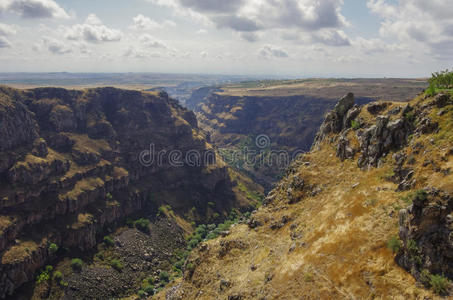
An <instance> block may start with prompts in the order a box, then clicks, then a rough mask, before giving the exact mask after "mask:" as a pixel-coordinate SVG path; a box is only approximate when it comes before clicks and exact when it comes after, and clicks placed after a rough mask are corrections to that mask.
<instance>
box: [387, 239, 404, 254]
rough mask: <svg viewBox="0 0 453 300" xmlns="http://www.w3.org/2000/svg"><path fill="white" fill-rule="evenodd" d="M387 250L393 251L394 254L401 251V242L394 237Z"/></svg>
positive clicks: (388, 243)
mask: <svg viewBox="0 0 453 300" xmlns="http://www.w3.org/2000/svg"><path fill="white" fill-rule="evenodd" d="M387 248H389V249H390V250H392V252H393V253H396V252H398V251H400V249H401V241H400V240H399V239H398V238H397V237H396V236H392V237H391V238H390V240H389V241H388V242H387Z"/></svg>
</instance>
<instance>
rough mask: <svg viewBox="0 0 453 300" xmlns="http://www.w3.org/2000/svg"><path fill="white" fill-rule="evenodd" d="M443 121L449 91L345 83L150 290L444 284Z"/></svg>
mask: <svg viewBox="0 0 453 300" xmlns="http://www.w3.org/2000/svg"><path fill="white" fill-rule="evenodd" d="M452 130H453V101H452V98H451V97H449V96H447V95H437V96H436V97H427V96H424V95H420V96H418V97H417V98H415V99H414V100H412V101H410V102H409V103H398V102H377V103H371V104H368V105H366V106H364V107H359V106H355V105H354V101H353V95H347V96H346V97H344V98H342V99H341V100H340V101H339V103H338V104H337V106H336V107H335V108H334V110H333V111H331V112H329V113H328V114H327V115H326V117H325V120H324V122H323V124H322V125H321V127H320V130H319V132H318V134H317V136H316V139H315V143H314V145H313V147H312V150H311V151H310V152H309V153H307V154H305V155H303V156H302V157H300V158H299V159H298V160H296V161H295V162H294V163H293V164H292V165H291V166H290V167H289V168H288V170H287V172H286V175H285V176H284V178H283V179H282V180H281V181H280V182H279V183H278V185H277V186H276V187H275V189H273V190H272V191H271V192H270V193H269V194H268V196H267V197H266V199H265V201H264V206H263V207H261V208H260V209H258V210H257V211H255V212H254V213H253V214H252V216H251V218H250V220H249V221H248V222H247V223H246V224H239V225H237V226H235V227H234V228H232V229H231V230H230V232H229V235H227V236H225V237H223V238H219V239H217V240H213V241H209V242H206V243H204V244H202V245H201V246H200V248H199V249H198V250H197V251H195V252H194V253H193V254H192V255H191V256H190V257H189V263H192V264H193V265H194V266H195V268H194V269H191V270H190V272H186V273H185V274H184V279H183V280H180V281H175V282H174V283H173V284H172V285H170V286H169V287H168V289H166V290H164V291H163V292H162V293H160V294H159V295H158V296H157V298H158V299H212V298H216V299H257V298H260V297H261V298H263V299H273V298H281V299H291V298H294V297H295V296H296V295H297V297H306V298H307V299H354V298H357V299H358V298H360V299H367V298H376V297H380V298H396V297H404V298H406V299H433V298H434V299H435V298H438V297H439V295H443V294H448V293H450V292H451V284H450V283H449V282H448V279H450V280H452V279H453V277H452V273H451V272H452V268H451V264H450V262H451V253H452V251H451V249H452V245H451V241H450V237H451V235H452V233H451V231H452V228H451V226H450V225H451V224H450V223H451V220H450V219H451V209H452V201H451V199H452V195H453V185H452V182H453V177H452V176H453V175H452V173H451V168H452V166H453V136H452V135H451V132H452ZM245 278H246V280H245ZM417 281H418V282H419V283H421V284H419V283H417Z"/></svg>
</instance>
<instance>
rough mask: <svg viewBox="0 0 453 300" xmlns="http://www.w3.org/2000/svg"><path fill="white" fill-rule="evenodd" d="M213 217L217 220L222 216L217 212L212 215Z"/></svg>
mask: <svg viewBox="0 0 453 300" xmlns="http://www.w3.org/2000/svg"><path fill="white" fill-rule="evenodd" d="M212 217H213V218H214V219H217V218H219V217H220V214H219V213H216V212H215V213H213V214H212Z"/></svg>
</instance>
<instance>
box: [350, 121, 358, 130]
mask: <svg viewBox="0 0 453 300" xmlns="http://www.w3.org/2000/svg"><path fill="white" fill-rule="evenodd" d="M351 128H352V129H354V130H357V129H359V128H360V123H359V122H357V121H356V120H351Z"/></svg>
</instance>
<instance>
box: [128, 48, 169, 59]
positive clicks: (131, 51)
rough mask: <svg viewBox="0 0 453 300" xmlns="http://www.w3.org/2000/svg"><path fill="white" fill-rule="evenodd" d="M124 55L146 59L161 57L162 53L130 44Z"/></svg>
mask: <svg viewBox="0 0 453 300" xmlns="http://www.w3.org/2000/svg"><path fill="white" fill-rule="evenodd" d="M123 57H126V58H136V59H146V58H160V57H162V55H161V54H160V53H157V52H148V51H144V50H142V49H137V48H135V47H132V46H130V47H129V48H128V49H127V50H126V52H124V54H123Z"/></svg>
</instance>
